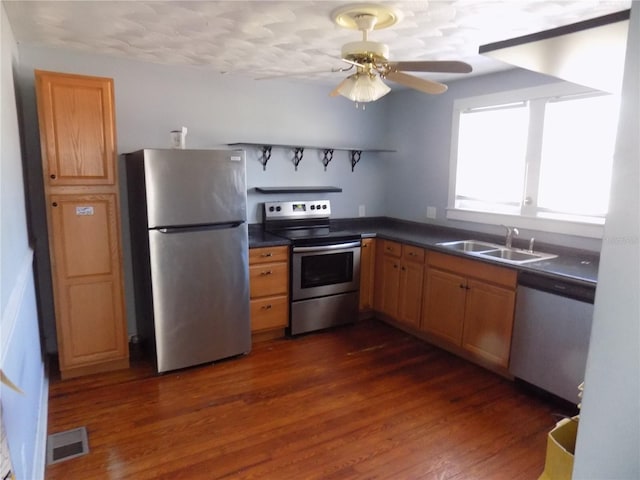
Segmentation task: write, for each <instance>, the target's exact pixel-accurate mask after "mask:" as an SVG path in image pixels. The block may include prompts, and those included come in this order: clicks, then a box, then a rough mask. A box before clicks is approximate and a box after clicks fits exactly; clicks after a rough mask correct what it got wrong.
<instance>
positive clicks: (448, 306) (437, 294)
mask: <svg viewBox="0 0 640 480" xmlns="http://www.w3.org/2000/svg"><path fill="white" fill-rule="evenodd" d="M465 285H466V280H465V278H464V277H462V276H460V275H456V274H453V273H450V272H445V271H442V270H438V269H436V268H428V269H427V275H426V287H425V294H424V315H423V323H422V329H423V330H425V331H426V332H429V333H432V334H434V335H437V336H439V337H441V338H443V339H445V340H446V341H448V342H451V343H453V344H455V345H458V346H460V345H461V344H462V325H463V323H464V315H465V297H466V290H465Z"/></svg>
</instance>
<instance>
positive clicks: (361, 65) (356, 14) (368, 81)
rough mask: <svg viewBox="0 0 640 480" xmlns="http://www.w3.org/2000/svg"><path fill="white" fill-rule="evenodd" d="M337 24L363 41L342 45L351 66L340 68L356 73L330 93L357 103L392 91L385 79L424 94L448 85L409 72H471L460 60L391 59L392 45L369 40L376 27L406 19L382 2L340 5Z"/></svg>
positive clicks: (439, 90) (334, 14)
mask: <svg viewBox="0 0 640 480" xmlns="http://www.w3.org/2000/svg"><path fill="white" fill-rule="evenodd" d="M331 18H332V20H333V21H334V23H336V24H337V25H339V26H341V27H344V28H351V29H355V30H360V31H361V32H362V40H361V41H358V42H349V43H347V44H345V45H343V47H342V61H344V62H346V63H348V64H350V66H349V67H346V68H342V69H338V71H341V72H345V71H349V70H351V69H353V68H355V69H356V72H355V73H353V74H352V75H349V76H348V77H347V78H345V79H344V80H342V82H340V83H339V84H338V86H337V87H336V88H335V89H334V90H333V91H332V92H331V93H330V95H331V96H337V95H342V96H344V97H346V98H348V99H350V100H352V101H354V102H356V103H365V102H373V101H375V100H378V99H379V98H381V97H383V96H384V95H386V94H387V93H389V91H390V90H391V89H390V88H389V87H388V86H387V85H386V84H385V83H384V82H383V81H382V80H385V79H386V80H390V81H392V82H395V83H399V84H400V85H404V86H405V87H409V88H412V89H414V90H419V91H421V92H424V93H430V94H439V93H444V92H445V91H446V90H447V86H446V85H444V84H442V83H439V82H435V81H433V80H428V79H425V78H421V77H417V76H415V75H409V74H407V73H405V72H442V73H469V72H471V70H472V68H471V65H469V64H468V63H465V62H460V61H389V59H388V58H389V47H388V46H387V45H385V44H384V43H380V42H374V41H371V40H369V33H370V32H372V31H373V30H379V29H382V28H388V27H390V26H392V25H395V24H396V23H398V22H399V21H400V20H401V19H402V14H401V13H400V12H399V11H398V10H396V9H394V8H392V7H389V6H386V5H379V4H354V5H347V6H345V7H341V8H338V9H336V10H334V11H333V12H332V13H331Z"/></svg>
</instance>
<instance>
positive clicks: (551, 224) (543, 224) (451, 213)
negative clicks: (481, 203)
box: [447, 208, 604, 239]
mask: <svg viewBox="0 0 640 480" xmlns="http://www.w3.org/2000/svg"><path fill="white" fill-rule="evenodd" d="M447 219H449V220H462V221H465V222H474V223H483V224H485V225H509V226H510V227H517V228H523V229H528V230H538V231H541V232H552V233H561V234H565V235H577V236H580V237H588V238H599V239H601V238H602V237H603V235H604V221H603V222H602V223H601V224H599V223H586V222H577V221H570V220H557V219H552V218H539V217H523V216H520V215H507V214H500V213H489V212H476V211H470V210H461V209H457V208H447Z"/></svg>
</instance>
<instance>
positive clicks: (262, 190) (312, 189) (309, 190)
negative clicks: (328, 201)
mask: <svg viewBox="0 0 640 480" xmlns="http://www.w3.org/2000/svg"><path fill="white" fill-rule="evenodd" d="M255 188H256V192H259V193H337V192H341V191H342V189H341V188H339V187H255Z"/></svg>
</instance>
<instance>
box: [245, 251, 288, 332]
mask: <svg viewBox="0 0 640 480" xmlns="http://www.w3.org/2000/svg"><path fill="white" fill-rule="evenodd" d="M249 288H250V292H251V293H250V295H251V331H252V333H256V332H264V331H268V330H274V329H283V328H285V327H287V326H288V325H289V247H287V246H279V247H261V248H252V249H250V250H249Z"/></svg>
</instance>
